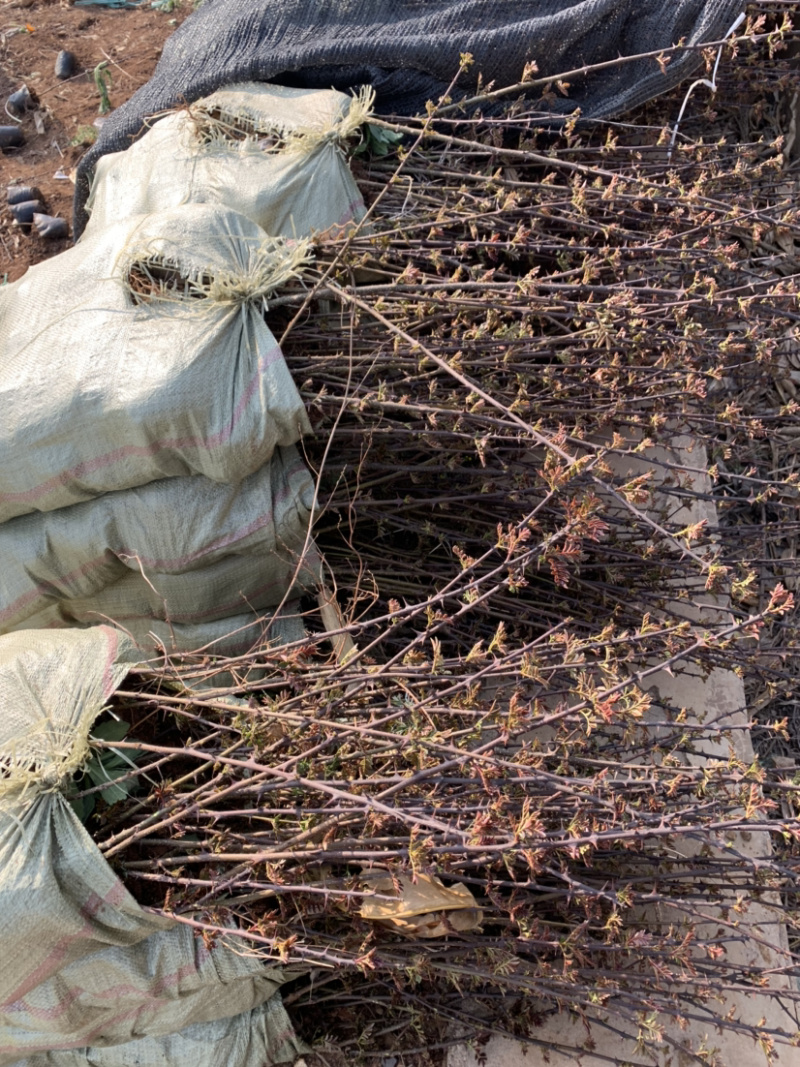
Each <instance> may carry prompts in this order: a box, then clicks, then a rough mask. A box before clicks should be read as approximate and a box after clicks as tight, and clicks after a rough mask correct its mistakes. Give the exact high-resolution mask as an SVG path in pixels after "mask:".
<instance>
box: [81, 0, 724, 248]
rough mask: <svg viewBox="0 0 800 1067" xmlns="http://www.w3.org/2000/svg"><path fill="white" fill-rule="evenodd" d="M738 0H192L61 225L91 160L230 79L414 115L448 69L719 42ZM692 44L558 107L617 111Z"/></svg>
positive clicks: (600, 113) (504, 72) (608, 74)
mask: <svg viewBox="0 0 800 1067" xmlns="http://www.w3.org/2000/svg"><path fill="white" fill-rule="evenodd" d="M741 9H742V0H205V2H204V3H203V5H202V6H201V7H200V8H199V9H198V10H197V11H196V12H195V13H194V14H193V15H192V16H191V17H190V18H189V19H187V20H186V22H185V23H184V24H183V25H182V26H181V27H180V29H179V30H177V31H176V32H175V34H174V35H173V36H172V37H171V38H170V39H169V40H168V41H167V44H166V46H165V48H164V53H163V56H162V58H161V61H160V62H159V64H158V66H157V68H156V71H155V74H154V75H153V77H152V78H151V80H150V81H149V82H148V83H147V84H146V85H145V86H143V87H142V88H141V89H140V90H139V91H138V92H137V93H136V94H135V95H134V96H133V97H131V99H130V100H129V101H128V102H127V103H126V104H124V105H123V106H122V107H120V108H119V109H118V110H117V111H116V112H114V114H113V115H112V116H111V117H110V119H109V120H108V122H107V123H106V124H105V125H104V126H103V130H102V133H101V135H100V137H99V139H98V141H97V143H96V144H95V145H94V146H93V148H92V149H91V150H90V151H89V152H88V153H87V154H86V156H85V157H84V159H83V161H82V162H81V165H80V167H79V169H78V181H77V187H76V191H75V233H76V235H77V234H79V233H80V231H81V230H82V229H83V226H84V225H85V214H84V210H83V205H84V203H85V201H86V197H87V196H88V192H89V185H90V182H91V175H92V172H93V169H94V165H95V162H96V160H97V159H98V158H99V157H100V156H101V155H102V154H104V153H105V152H116V151H120V150H121V149H124V148H126V147H127V146H128V145H129V144H130V142H131V140H132V139H133V138H135V137H136V135H137V134H138V133H139V132H140V131H141V129H142V127H143V124H144V122H145V119H147V118H148V117H149V116H151V115H154V114H156V113H158V112H159V111H163V110H165V109H167V108H171V107H173V106H175V105H177V104H180V103H182V102H188V103H191V102H192V101H194V100H197V99H199V98H200V97H201V96H205V95H206V94H208V93H210V92H212V91H213V90H215V89H218V88H219V87H220V86H222V85H226V84H230V83H232V82H236V81H245V80H256V81H276V82H279V83H282V84H284V85H295V86H307V87H310V88H323V87H324V88H330V87H331V86H333V87H335V88H337V89H348V88H351V87H353V86H355V85H361V84H365V83H369V84H372V85H373V86H374V87H375V89H376V91H377V107H378V109H379V110H380V111H381V112H382V113H384V114H387V113H395V114H406V115H408V114H414V113H416V112H417V111H420V110H423V109H424V107H425V103H426V101H428V100H430V99H437V98H438V97H439V96H440V95H441V94H442V92H443V91H444V89H445V88H446V87H447V85H448V84H449V83H450V81H451V79H452V77H453V75H454V74H455V72H456V71H457V70H458V66H459V60H460V55H461V53H463V52H470V53H472V55H473V56H474V59H475V63H474V65H473V66H472V67H471V69H470V71H469V72H468V74H467V75H464V76H462V78H460V79H459V89H460V90H461V91H462V92H463V91H464V90H466V91H469V89H470V88H471V87H472V88H474V85H475V81H476V78H477V76H478V74H480V75H481V76H482V77H483V79H484V82H487V81H493V82H494V83H495V84H496V86H497V87H502V86H504V85H513V84H514V83H516V82H518V81H519V80H520V77H521V75H522V71H523V68H524V66H525V64H526V63H527V62H529V61H530V60H535V61H536V63H537V64H538V67H539V71H540V73H541V74H542V75H550V74H558V73H561V72H563V71H566V70H570V69H574V68H576V67H579V66H582V65H584V64H586V65H594V64H597V63H602V62H605V61H609V60H615V59H617V58H618V57H619V56H633V55H639V54H641V53H643V52H651V51H654V50H656V49H661V48H668V47H670V46H671V45H674V44H677V43H678V42H679V41H681V40H683V41H684V42H685V43H686V44H687V45H696V44H699V43H703V42H707V41H714V40H718V39H720V38H721V37H722V36H724V34H725V33H726V31H727V30H728V29H729V27H730V25H731V24H732V22H733V21H734V19H735V18H736V16H737V14H738V13H739V11H740V10H741ZM698 61H699V55H698V53H697V51H687V52H685V53H681V54H679V55H676V56H674V57H673V58H672V59H671V61H670V63H669V64H668V66H667V67H666V71H662V69H661V67H660V66H659V64H658V63H657V62H656V61H655V60H654V59H647V60H639V61H636V62H633V63H625V64H621V65H614V66H612V67H610V68H607V69H605V70H603V71H598V72H595V73H592V74H590V75H588V76H587V77H585V78H581V79H575V80H573V81H572V84H571V87H570V90H569V97H568V98H561V100H560V101H559V104H558V106H559V107H560V108H561V110H562V111H565V112H569V111H573V110H574V109H575V108H576V107H580V108H581V112H582V114H583V115H584V116H586V117H607V116H611V115H616V114H619V113H620V112H622V111H625V110H626V109H628V108H630V107H633V106H635V105H637V104H640V103H643V102H644V101H645V100H648V99H650V98H652V97H653V96H657V95H658V94H659V93H662V92H665V91H666V90H668V89H671V88H672V87H673V86H674V85H676V84H677V83H678V82H679V81H680V80H681V79H682V78H684V77H685V76H686V75H687V74H689V73H690V72H691V71H692V70H693V69H694V68H695V66H696V65H697V63H698Z"/></svg>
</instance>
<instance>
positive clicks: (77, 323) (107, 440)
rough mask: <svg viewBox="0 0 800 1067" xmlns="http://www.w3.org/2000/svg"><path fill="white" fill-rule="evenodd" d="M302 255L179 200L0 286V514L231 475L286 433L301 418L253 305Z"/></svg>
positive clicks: (231, 478)
mask: <svg viewBox="0 0 800 1067" xmlns="http://www.w3.org/2000/svg"><path fill="white" fill-rule="evenodd" d="M305 261H306V246H305V245H303V244H297V243H294V242H289V243H288V244H287V243H286V242H282V241H281V240H280V239H272V238H267V237H266V235H265V234H264V232H263V230H261V229H260V228H259V227H258V226H256V224H255V223H254V222H251V221H250V220H249V219H246V218H244V216H242V215H239V214H237V213H236V212H234V211H230V210H228V209H223V208H218V207H212V206H205V205H202V204H200V205H186V206H185V207H181V208H176V209H175V210H174V211H171V212H165V213H164V214H163V215H158V216H147V217H145V218H138V217H137V219H135V220H130V221H128V222H126V223H123V224H121V225H120V226H116V227H112V228H110V229H108V230H105V231H103V232H101V233H98V234H96V235H95V236H94V237H93V238H92V239H91V240H86V241H84V242H81V244H80V245H78V246H77V247H75V248H72V249H69V250H68V251H66V252H63V253H62V254H61V255H59V256H55V257H54V258H52V259H50V260H47V261H45V262H44V263H41V264H38V265H37V266H35V267H32V268H31V269H30V270H29V271H28V272H27V274H26V275H25V276H24V277H23V278H21V279H20V280H19V281H18V282H15V283H14V284H12V285H9V286H3V287H2V288H0V393H2V396H3V401H4V410H3V419H2V421H0V522H2V521H5V520H7V519H10V518H13V517H14V516H16V515H23V514H26V513H28V512H32V511H51V510H54V509H56V508H61V507H66V506H68V505H70V504H76V503H79V502H81V501H85V500H89V499H92V498H93V497H96V496H99V495H101V494H102V493H106V492H110V491H114V490H119V489H126V488H131V487H135V486H140V485H146V484H147V483H148V482H152V481H155V480H157V479H160V478H167V477H178V476H185V475H193V474H203V475H205V476H206V477H207V478H210V479H212V480H213V481H219V482H226V483H236V482H239V481H241V480H242V479H243V478H245V477H247V475H249V474H251V473H252V472H253V471H255V470H258V469H259V468H260V467H262V466H263V465H264V464H265V463H267V462H268V461H269V459H270V458H271V456H272V454H273V452H274V450H275V448H276V447H277V446H279V445H280V446H286V445H291V444H294V443H296V442H297V441H298V440H299V438H300V436H301V435H302V434H303V433H306V432H308V431H310V425H309V422H308V417H307V415H306V412H305V409H304V407H303V403H302V400H301V398H300V395H299V394H298V392H297V389H296V387H295V385H294V382H293V381H292V378H291V375H290V374H289V371H288V369H287V367H286V364H285V362H284V360H283V356H282V355H281V352H280V349H279V347H278V345H277V342H276V340H275V338H274V337H273V335H272V333H271V332H270V330H269V329H268V327H267V325H266V323H265V321H264V312H265V309H266V306H267V305H266V298H267V296H268V295H269V294H270V293H271V292H272V290H273V289H274V288H275V287H276V286H279V285H281V284H282V283H283V282H285V281H287V280H288V279H290V278H292V277H295V276H297V274H298V272H299V271H300V268H301V265H302V264H303V263H304V262H305Z"/></svg>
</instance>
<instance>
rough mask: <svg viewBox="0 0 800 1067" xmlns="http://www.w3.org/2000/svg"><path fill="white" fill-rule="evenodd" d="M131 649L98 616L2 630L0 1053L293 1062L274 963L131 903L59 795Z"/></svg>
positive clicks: (106, 1064)
mask: <svg viewBox="0 0 800 1067" xmlns="http://www.w3.org/2000/svg"><path fill="white" fill-rule="evenodd" d="M136 658H137V653H136V650H135V649H134V648H133V646H132V645H131V644H130V642H128V641H127V639H125V638H124V637H122V636H121V635H119V634H118V633H117V632H116V631H114V630H112V629H110V628H108V627H95V628H94V629H92V630H90V631H88V632H80V633H79V632H70V633H66V632H65V633H58V634H52V633H41V632H38V633H33V632H23V633H20V634H14V635H10V636H5V637H3V638H0V704H2V707H3V709H4V713H3V716H2V719H0V894H1V895H2V899H3V902H4V907H3V914H2V937H3V967H2V969H0V1064H2V1065H6V1064H12V1063H14V1064H24V1065H25V1067H44V1065H45V1064H47V1065H49V1067H76V1065H79V1064H86V1063H92V1064H98V1065H103V1067H112V1065H117V1064H130V1063H147V1064H161V1063H169V1064H171V1065H175V1064H177V1065H180V1067H183V1065H186V1067H189V1065H190V1064H191V1065H192V1067H205V1065H208V1067H211V1065H212V1064H214V1063H218V1062H220V1061H219V1060H218V1059H217V1058H216V1057H217V1054H218V1052H220V1051H221V1052H222V1053H223V1054H224V1055H226V1060H225V1062H226V1063H231V1064H235V1065H236V1067H260V1065H261V1064H263V1063H264V1062H270V1063H283V1062H291V1061H293V1060H294V1059H295V1058H296V1056H297V1053H298V1051H299V1044H298V1042H297V1041H296V1039H295V1037H294V1033H293V1031H292V1028H291V1024H290V1023H289V1020H288V1018H287V1017H286V1014H285V1012H284V1010H283V1006H282V1004H281V1001H280V997H279V996H276V995H275V994H276V993H277V990H278V989H279V987H280V985H281V983H282V982H283V981H284V980H285V975H284V972H283V971H282V970H281V969H280V968H278V967H274V966H272V967H270V966H268V965H265V964H263V963H260V962H258V961H257V960H255V959H253V958H252V957H249V956H247V955H245V954H242V953H241V952H235V951H233V950H232V949H231V948H230V947H229V946H228V945H227V944H226V943H225V939H224V938H220V939H219V941H218V942H217V944H216V945H214V946H213V947H210V948H209V947H207V946H206V945H204V943H203V942H202V941H200V940H196V939H195V936H194V934H193V932H192V931H191V930H190V929H189V928H188V927H186V926H182V925H179V924H177V923H175V922H174V921H172V920H170V919H168V918H165V917H163V916H158V915H155V914H153V913H151V912H148V911H146V910H144V909H142V908H141V907H140V905H139V904H138V903H137V902H136V900H135V899H134V898H133V897H132V896H131V894H130V893H129V892H128V891H127V890H126V889H125V887H124V886H123V885H122V883H121V882H120V881H119V879H118V877H117V875H116V874H115V873H114V872H113V871H112V870H111V868H110V867H109V865H108V864H107V863H106V861H105V860H104V859H103V857H102V856H101V854H100V852H99V851H98V849H97V847H96V846H95V845H94V843H93V842H92V840H91V838H90V837H89V835H88V834H87V832H86V830H85V829H84V828H83V826H82V825H81V823H80V821H79V820H78V818H77V816H76V814H75V812H74V811H73V810H72V807H71V806H70V804H69V802H68V801H67V799H66V796H65V792H66V790H67V789H68V786H69V783H70V781H71V779H72V776H73V775H74V774H75V773H76V772H78V771H79V770H80V769H81V768H82V766H83V765H84V764H85V763H86V761H87V760H88V759H89V755H90V752H91V737H92V730H93V726H94V723H95V720H96V719H97V717H98V716H99V715H100V713H101V712H102V710H103V708H104V706H105V704H106V703H107V701H108V700H109V698H110V697H111V695H112V694H113V692H114V691H115V689H116V688H117V687H118V685H119V684H120V682H121V681H122V679H123V678H124V677H125V675H126V674H127V673H128V670H129V669H130V666H131V665H132V663H133V662H135V660H136ZM32 890H35V891H33V892H32ZM218 1043H219V1044H218Z"/></svg>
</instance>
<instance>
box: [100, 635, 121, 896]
mask: <svg viewBox="0 0 800 1067" xmlns="http://www.w3.org/2000/svg"><path fill="white" fill-rule="evenodd" d="M102 629H103V631H104V633H103V636H104V637H105V639H106V641H107V642H108V650H107V652H106V662H105V664H104V666H103V700H108V698H109V697H110V696H111V694H112V693H113V692H114V689H115V688H116V687H115V685H114V675H113V673H112V667H113V666H114V660H115V659H116V658H117V650H118V648H119V635H118V633H117V631H116V630H112V629H111V627H110V626H104V627H102ZM109 904H116V901H111V900H109Z"/></svg>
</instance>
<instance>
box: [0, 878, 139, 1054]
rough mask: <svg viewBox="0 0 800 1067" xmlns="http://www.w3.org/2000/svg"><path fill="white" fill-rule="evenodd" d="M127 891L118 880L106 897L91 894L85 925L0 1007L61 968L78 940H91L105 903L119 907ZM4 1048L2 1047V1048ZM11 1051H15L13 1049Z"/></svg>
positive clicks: (84, 910)
mask: <svg viewBox="0 0 800 1067" xmlns="http://www.w3.org/2000/svg"><path fill="white" fill-rule="evenodd" d="M120 889H121V890H122V898H120V895H119V891H120ZM125 896H127V891H126V890H125V888H124V886H122V883H121V882H119V881H117V882H116V883H115V884H114V885H113V886H112V887H111V889H110V890H109V892H108V893H107V894H106V896H105V897H99V896H98V895H97V894H96V893H92V894H90V896H89V898H88V900H87V901H86V903H85V904H84V905H83V906H82V907H81V915H83V916H84V918H85V920H86V921H85V922H84V925H83V926H82V927H81V928H80V930H78V932H77V933H75V934H71V935H70V936H69V937H65V938H62V940H61V941H59V942H57V944H56V946H55V948H54V949H53V950H52V952H50V954H49V955H48V956H46V957H45V958H44V960H42V962H41V963H40V964H39V966H38V967H36V968H35V969H34V970H33V971H32V972H31V973H30V974H29V975H28V977H27V978H25V979H24V980H23V981H22V982H21V983H20V985H19V986H17V988H16V989H15V990H13V991H12V993H11V994H10V996H9V998H8V999H7V1000H6V1001H4V1002H3V1003H2V1004H0V1008H1V1009H2V1010H3V1011H10V1010H11V1008H12V1007H14V1006H15V1005H16V1003H17V1001H19V1000H20V999H21V998H22V997H24V996H25V994H26V993H30V991H31V990H32V989H35V988H36V986H37V985H40V984H41V983H42V982H44V981H45V979H47V978H49V977H50V976H51V975H52V974H54V973H55V972H56V971H57V970H60V968H61V966H62V965H63V963H64V960H65V959H66V957H67V954H68V952H69V949H70V948H71V946H72V945H74V944H75V942H76V941H84V940H90V939H91V937H92V933H93V927H92V924H91V919H93V918H94V916H95V915H96V914H97V913H98V911H99V910H100V908H101V907H102V906H103V904H109V905H110V906H111V907H118V906H119V902H120V899H125ZM0 1050H2V1049H0ZM11 1051H14V1050H13V1049H11Z"/></svg>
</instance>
